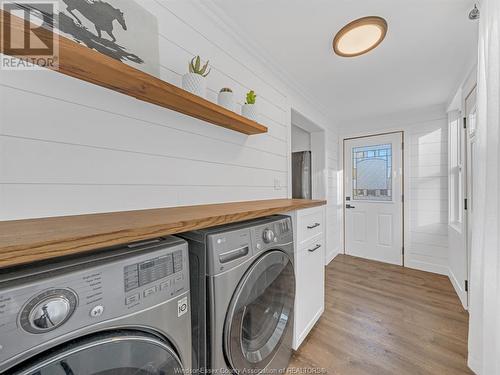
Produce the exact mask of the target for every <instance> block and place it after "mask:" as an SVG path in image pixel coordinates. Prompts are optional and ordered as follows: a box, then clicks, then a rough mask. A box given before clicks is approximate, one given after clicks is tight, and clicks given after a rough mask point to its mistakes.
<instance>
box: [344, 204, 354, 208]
mask: <svg viewBox="0 0 500 375" xmlns="http://www.w3.org/2000/svg"><path fill="white" fill-rule="evenodd" d="M345 208H356V207H355V206H351V205H350V204H346V205H345Z"/></svg>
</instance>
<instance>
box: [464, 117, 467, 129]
mask: <svg viewBox="0 0 500 375" xmlns="http://www.w3.org/2000/svg"><path fill="white" fill-rule="evenodd" d="M464 129H467V117H464Z"/></svg>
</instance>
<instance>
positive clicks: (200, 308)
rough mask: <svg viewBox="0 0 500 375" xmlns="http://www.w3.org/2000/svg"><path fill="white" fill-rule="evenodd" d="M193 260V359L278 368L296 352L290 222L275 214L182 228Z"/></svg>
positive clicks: (218, 365)
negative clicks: (202, 227)
mask: <svg viewBox="0 0 500 375" xmlns="http://www.w3.org/2000/svg"><path fill="white" fill-rule="evenodd" d="M180 236H182V237H183V238H185V239H187V240H188V243H189V256H190V263H191V270H190V272H191V292H192V298H191V301H192V306H193V311H192V326H193V343H194V353H193V366H194V367H195V368H197V369H201V370H205V369H206V370H208V371H214V370H215V371H222V372H223V373H225V372H227V371H230V372H231V371H232V372H237V373H238V372H245V371H249V372H251V373H254V374H256V373H259V372H261V371H265V372H266V373H267V372H273V373H276V372H278V371H279V370H282V369H286V367H287V366H288V362H289V359H290V355H291V352H292V348H291V346H292V331H293V316H294V313H293V307H294V300H295V276H294V271H293V262H294V259H293V233H292V222H291V220H290V217H288V216H278V215H276V216H272V217H267V218H263V219H256V220H252V221H249V222H243V223H236V224H230V225H224V226H219V227H214V228H209V229H203V230H199V231H193V232H189V233H182V234H180Z"/></svg>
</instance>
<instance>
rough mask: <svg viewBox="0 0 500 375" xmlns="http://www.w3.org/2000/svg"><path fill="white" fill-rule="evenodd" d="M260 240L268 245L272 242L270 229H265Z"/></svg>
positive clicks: (272, 237)
mask: <svg viewBox="0 0 500 375" xmlns="http://www.w3.org/2000/svg"><path fill="white" fill-rule="evenodd" d="M262 239H263V240H264V242H265V243H270V242H273V241H274V232H273V231H272V229H265V230H264V232H263V233H262Z"/></svg>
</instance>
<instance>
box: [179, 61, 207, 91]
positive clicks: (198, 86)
mask: <svg viewBox="0 0 500 375" xmlns="http://www.w3.org/2000/svg"><path fill="white" fill-rule="evenodd" d="M208 64H209V62H208V61H207V62H206V63H205V64H204V65H202V64H201V58H200V56H196V57H193V59H192V60H191V61H190V63H189V73H186V74H184V75H183V76H182V88H183V89H184V90H186V91H189V92H191V93H193V94H195V95H198V96H201V97H203V98H204V97H205V96H206V93H207V79H206V77H207V76H208V74H209V73H210V70H211V69H209V67H208Z"/></svg>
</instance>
